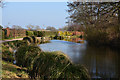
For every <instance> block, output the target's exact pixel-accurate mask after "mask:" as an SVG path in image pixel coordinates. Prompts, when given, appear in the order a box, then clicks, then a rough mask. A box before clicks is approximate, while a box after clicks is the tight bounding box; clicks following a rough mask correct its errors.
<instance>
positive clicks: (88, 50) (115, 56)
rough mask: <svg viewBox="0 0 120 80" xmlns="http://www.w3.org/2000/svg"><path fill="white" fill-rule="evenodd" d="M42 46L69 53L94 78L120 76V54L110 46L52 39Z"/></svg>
mask: <svg viewBox="0 0 120 80" xmlns="http://www.w3.org/2000/svg"><path fill="white" fill-rule="evenodd" d="M40 48H41V49H42V50H43V51H61V52H63V53H65V54H67V55H68V56H69V57H70V59H71V60H72V62H73V63H75V64H82V65H84V66H85V67H86V68H87V69H88V71H89V73H90V75H91V77H92V78H119V77H120V54H119V52H118V51H115V50H112V49H110V48H108V47H98V46H96V47H92V46H88V45H87V42H86V41H84V43H75V42H69V41H63V40H51V43H46V44H40Z"/></svg>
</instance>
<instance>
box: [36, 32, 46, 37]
mask: <svg viewBox="0 0 120 80" xmlns="http://www.w3.org/2000/svg"><path fill="white" fill-rule="evenodd" d="M44 36H45V32H44V31H38V36H37V37H44Z"/></svg>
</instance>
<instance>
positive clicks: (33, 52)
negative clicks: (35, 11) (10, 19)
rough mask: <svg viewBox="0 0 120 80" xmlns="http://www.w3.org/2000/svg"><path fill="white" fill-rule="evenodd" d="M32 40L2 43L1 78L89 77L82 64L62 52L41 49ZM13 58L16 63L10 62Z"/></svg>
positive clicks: (85, 79) (86, 79) (74, 78)
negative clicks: (76, 62) (73, 61)
mask: <svg viewBox="0 0 120 80" xmlns="http://www.w3.org/2000/svg"><path fill="white" fill-rule="evenodd" d="M30 39H31V38H30ZM34 40H35V39H33V41H32V43H30V42H29V40H23V41H12V42H5V43H3V49H2V52H3V61H2V64H3V67H4V68H3V78H14V77H15V78H24V77H25V78H28V77H30V78H31V79H42V80H44V79H46V78H47V79H53V78H56V79H61V78H65V79H70V78H71V79H73V80H76V79H81V80H89V79H90V76H89V74H88V71H87V69H86V68H85V67H84V66H82V65H76V64H74V63H72V62H71V60H70V59H69V57H68V56H67V55H65V54H64V53H62V52H43V51H41V49H40V47H38V46H37V45H38V44H36V43H34V42H35V41H34ZM14 50H17V51H16V52H14ZM14 54H15V57H14V56H13V55H14ZM14 60H16V65H14V64H12V62H13V61H14ZM8 61H9V62H8ZM10 62H11V63H10ZM6 75H8V77H7V76H6Z"/></svg>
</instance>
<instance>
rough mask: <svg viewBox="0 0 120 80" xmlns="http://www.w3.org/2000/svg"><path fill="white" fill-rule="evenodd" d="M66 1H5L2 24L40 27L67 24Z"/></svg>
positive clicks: (57, 26)
mask: <svg viewBox="0 0 120 80" xmlns="http://www.w3.org/2000/svg"><path fill="white" fill-rule="evenodd" d="M66 10H67V3H66V2H7V3H6V6H5V7H4V8H3V11H2V13H3V14H2V23H3V25H4V26H5V25H8V23H10V24H9V25H10V26H11V25H20V26H23V27H25V26H26V25H29V24H32V25H39V26H40V27H41V28H46V27H47V26H53V27H55V28H61V27H63V26H65V25H67V24H66V23H65V22H66V21H67V19H66V17H67V16H68V13H67V12H66Z"/></svg>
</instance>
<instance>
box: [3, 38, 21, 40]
mask: <svg viewBox="0 0 120 80" xmlns="http://www.w3.org/2000/svg"><path fill="white" fill-rule="evenodd" d="M19 38H23V37H16V38H15V37H11V38H7V39H2V40H12V39H19Z"/></svg>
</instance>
